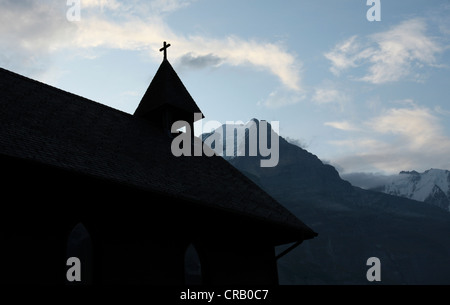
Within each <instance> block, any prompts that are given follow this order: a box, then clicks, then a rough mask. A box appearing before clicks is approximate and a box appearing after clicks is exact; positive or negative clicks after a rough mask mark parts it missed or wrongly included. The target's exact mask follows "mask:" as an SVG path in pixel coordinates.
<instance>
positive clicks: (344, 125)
mask: <svg viewBox="0 0 450 305" xmlns="http://www.w3.org/2000/svg"><path fill="white" fill-rule="evenodd" d="M324 125H325V126H330V127H333V128H336V129H339V130H345V131H356V130H358V127H356V126H354V125H353V124H352V123H350V122H348V121H342V122H325V123H324Z"/></svg>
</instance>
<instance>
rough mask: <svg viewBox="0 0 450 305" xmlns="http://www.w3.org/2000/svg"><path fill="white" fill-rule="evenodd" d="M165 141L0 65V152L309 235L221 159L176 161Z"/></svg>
mask: <svg viewBox="0 0 450 305" xmlns="http://www.w3.org/2000/svg"><path fill="white" fill-rule="evenodd" d="M164 67H165V68H164ZM167 67H168V66H167V63H165V62H163V67H162V68H160V70H161V69H162V70H164V69H168V68H167ZM158 73H159V72H158ZM165 77H173V75H172V76H170V75H169V76H165ZM152 84H153V83H152ZM151 86H152V85H151ZM167 90H168V89H167V87H166V89H164V90H163V89H161V91H164V92H165V94H171V93H169V91H167ZM184 90H185V89H184ZM183 94H184V93H183ZM145 98H150V96H147V97H145ZM193 105H195V104H192V105H190V106H189V107H193ZM191 110H192V109H191ZM171 141H172V139H171V138H170V137H169V136H168V135H167V133H164V132H163V131H162V130H160V129H157V128H156V127H154V126H153V125H151V124H149V123H148V121H146V120H145V119H143V118H140V117H136V116H133V115H131V114H128V113H125V112H122V111H119V110H117V109H114V108H111V107H108V106H105V105H102V104H99V103H97V102H94V101H91V100H88V99H86V98H83V97H80V96H77V95H74V94H71V93H68V92H65V91H62V90H60V89H57V88H55V87H51V86H48V85H46V84H43V83H40V82H38V81H35V80H32V79H29V78H26V77H24V76H21V75H18V74H16V73H13V72H10V71H7V70H5V69H2V68H0V155H4V156H11V157H16V158H20V159H25V160H33V161H36V162H39V163H42V164H46V165H49V166H55V167H58V168H61V169H64V170H69V171H75V172H77V173H82V174H87V175H92V176H95V177H99V178H104V179H107V180H108V181H111V182H114V183H124V184H127V185H131V186H134V187H138V188H140V189H143V190H146V191H150V192H158V193H163V194H166V195H167V196H172V197H175V198H180V199H183V200H189V201H192V202H194V203H196V204H199V205H204V206H208V207H210V208H217V209H221V210H226V211H230V212H233V213H238V214H240V215H246V216H249V217H256V218H259V219H260V220H262V221H265V222H267V223H271V224H273V225H275V226H277V227H282V228H283V229H286V230H288V231H289V232H291V233H293V234H294V235H295V236H298V240H300V239H308V238H312V237H314V236H316V233H315V232H313V231H312V230H311V229H310V228H308V227H307V226H306V225H305V224H303V223H302V222H301V221H300V220H299V219H298V218H297V217H295V216H294V215H293V214H291V213H290V212H289V211H288V210H287V209H285V208H284V207H282V206H281V205H280V204H279V203H278V202H277V201H275V200H274V199H273V198H272V197H271V196H269V195H268V194H267V193H265V192H264V191H263V190H261V189H260V188H259V187H258V186H257V185H256V184H254V183H253V182H252V181H251V180H249V179H248V178H247V177H245V176H244V175H243V174H242V173H240V172H239V171H238V170H237V169H235V168H234V167H233V166H232V165H230V164H229V163H228V162H227V161H225V160H224V159H223V158H222V157H219V156H213V157H207V156H200V157H178V158H177V157H174V156H173V155H172V153H171V150H170V147H171ZM149 204H151V203H149Z"/></svg>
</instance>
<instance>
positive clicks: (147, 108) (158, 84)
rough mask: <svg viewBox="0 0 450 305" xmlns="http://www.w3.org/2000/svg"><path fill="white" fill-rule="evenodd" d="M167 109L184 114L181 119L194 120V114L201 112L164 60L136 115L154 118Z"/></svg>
mask: <svg viewBox="0 0 450 305" xmlns="http://www.w3.org/2000/svg"><path fill="white" fill-rule="evenodd" d="M166 107H169V108H171V109H173V110H175V111H177V112H181V113H183V118H179V119H184V117H187V116H188V117H189V118H191V119H192V120H193V117H194V116H193V115H194V113H196V112H197V113H198V112H201V111H200V108H198V106H197V104H196V103H195V101H194V99H193V98H192V96H191V95H190V94H189V92H188V91H187V89H186V87H185V86H184V85H183V83H182V81H181V79H180V78H179V77H178V75H177V73H176V72H175V70H174V69H173V67H172V65H171V64H170V63H169V61H168V60H167V58H164V60H163V62H162V63H161V66H160V67H159V69H158V71H157V72H156V74H155V77H154V78H153V80H152V82H151V83H150V86H149V87H148V89H147V91H146V92H145V94H144V96H143V97H142V99H141V102H140V103H139V106H138V107H137V109H136V111H135V112H134V115H136V116H142V117H146V116H153V113H154V112H156V111H157V110H160V109H163V108H166ZM202 118H204V116H203V115H202Z"/></svg>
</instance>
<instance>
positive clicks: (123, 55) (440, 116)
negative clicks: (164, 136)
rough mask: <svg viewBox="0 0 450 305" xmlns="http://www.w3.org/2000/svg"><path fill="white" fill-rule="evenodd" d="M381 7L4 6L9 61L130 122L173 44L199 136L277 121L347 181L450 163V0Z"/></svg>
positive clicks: (4, 54) (1, 32)
mask: <svg viewBox="0 0 450 305" xmlns="http://www.w3.org/2000/svg"><path fill="white" fill-rule="evenodd" d="M369 2H370V3H372V1H369ZM379 3H380V10H379V15H377V16H379V17H380V21H369V20H368V16H367V15H368V14H367V13H368V11H369V10H371V9H372V6H374V5H375V6H376V3H372V5H368V4H367V1H366V0H340V1H335V0H283V1H275V0H273V1H272V0H185V1H183V0H165V1H164V0H150V1H149V0H147V1H138V0H124V1H119V0H81V2H80V1H77V0H41V1H31V0H21V1H17V0H0V67H2V68H5V69H8V70H11V71H13V72H16V73H19V74H22V75H25V76H27V77H30V78H33V79H36V80H39V81H41V82H44V83H46V84H49V85H51V86H55V87H58V88H60V89H63V90H65V91H68V92H72V93H75V94H77V95H80V96H83V97H86V98H88V99H91V100H94V101H96V102H99V103H102V104H105V105H108V106H110V107H113V108H116V109H119V110H121V111H124V112H127V113H131V114H132V113H133V112H134V110H135V109H136V107H137V105H138V104H139V101H140V99H141V98H142V96H143V95H144V93H145V90H146V89H147V87H148V85H149V84H150V82H151V80H152V78H153V76H154V75H155V73H156V70H157V69H158V67H159V65H160V63H161V61H162V58H163V57H162V53H161V52H159V49H160V48H161V47H162V44H163V41H167V42H168V43H170V44H171V46H170V48H168V50H167V52H168V60H169V62H170V63H171V64H172V66H173V67H174V69H175V70H176V71H177V73H178V75H179V76H180V78H181V80H182V81H183V83H184V84H185V86H186V88H187V89H188V91H189V92H190V94H191V95H192V97H193V98H194V100H195V101H196V103H197V104H198V106H199V108H200V109H201V110H202V112H203V114H204V115H205V119H204V120H203V121H202V124H197V125H196V127H195V128H196V131H195V132H196V133H197V134H199V133H200V132H201V131H203V132H207V131H209V130H201V129H202V126H203V124H204V123H205V122H207V121H211V120H214V121H218V122H220V123H223V124H224V123H227V122H230V121H233V122H237V121H242V122H247V121H249V120H251V119H252V118H257V119H260V120H261V119H265V120H268V121H269V122H270V121H278V122H279V132H280V135H281V136H283V137H285V138H288V139H289V141H291V142H292V143H295V144H297V145H300V146H302V147H304V148H305V149H307V150H308V151H310V152H311V153H313V154H315V155H317V156H318V157H319V158H320V159H321V160H322V161H324V162H327V163H330V164H331V165H333V166H335V167H336V169H337V170H338V171H339V172H340V173H341V174H342V175H345V174H349V173H366V174H370V175H373V174H377V175H378V174H383V175H391V174H395V173H398V172H399V171H402V170H417V171H419V172H421V171H425V170H427V169H430V168H441V169H450V97H449V96H450V18H449V16H450V1H449V0H433V1H426V0H380V1H379ZM375 6H374V8H375ZM78 8H79V10H78ZM78 12H79V14H78ZM371 12H372V11H371ZM373 16H375V15H373ZM372 19H373V18H372Z"/></svg>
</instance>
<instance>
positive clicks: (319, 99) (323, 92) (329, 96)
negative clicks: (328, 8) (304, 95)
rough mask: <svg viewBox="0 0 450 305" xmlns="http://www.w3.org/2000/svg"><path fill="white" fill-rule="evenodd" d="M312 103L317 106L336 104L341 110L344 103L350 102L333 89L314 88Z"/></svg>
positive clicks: (342, 94) (348, 98) (342, 93)
mask: <svg viewBox="0 0 450 305" xmlns="http://www.w3.org/2000/svg"><path fill="white" fill-rule="evenodd" d="M312 101H313V102H315V103H316V104H319V105H325V104H327V105H328V104H336V105H338V106H339V107H340V108H341V110H342V109H343V108H344V105H345V103H347V102H349V101H350V97H349V96H348V95H347V94H345V93H344V92H342V91H339V90H337V89H334V88H316V89H315V90H314V95H313V96H312Z"/></svg>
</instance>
